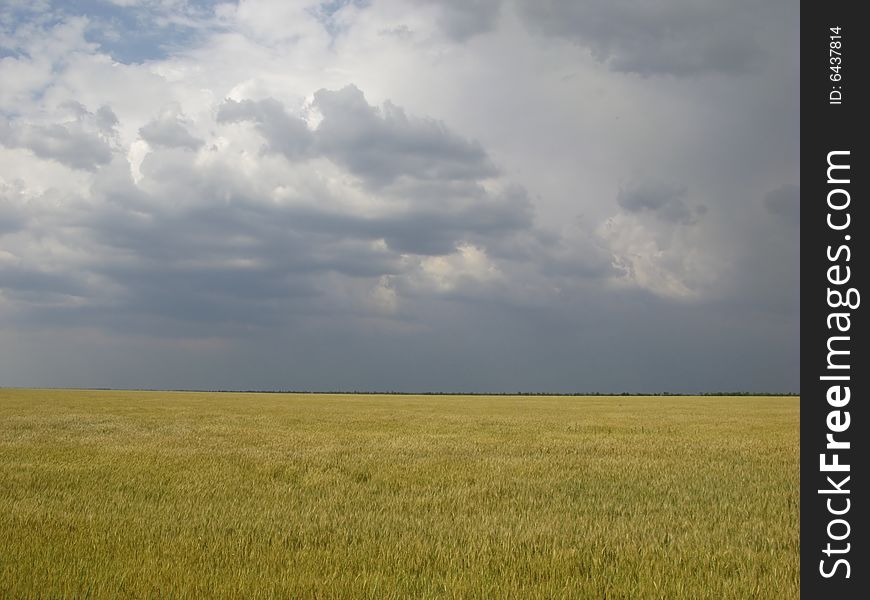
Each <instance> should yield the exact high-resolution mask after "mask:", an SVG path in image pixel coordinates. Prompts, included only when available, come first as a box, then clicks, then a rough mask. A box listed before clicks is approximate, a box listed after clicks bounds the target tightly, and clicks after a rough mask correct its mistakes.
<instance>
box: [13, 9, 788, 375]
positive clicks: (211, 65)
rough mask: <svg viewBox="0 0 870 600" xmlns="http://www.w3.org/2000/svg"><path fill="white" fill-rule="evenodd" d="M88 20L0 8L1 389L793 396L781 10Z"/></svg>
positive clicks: (339, 12) (391, 12)
mask: <svg viewBox="0 0 870 600" xmlns="http://www.w3.org/2000/svg"><path fill="white" fill-rule="evenodd" d="M121 4H123V5H124V6H122V5H118V6H110V5H109V4H108V3H89V4H87V5H85V4H81V3H75V4H73V3H61V2H55V3H52V4H50V5H49V4H45V5H43V6H42V7H41V8H40V10H38V11H33V10H30V9H28V8H27V7H22V6H19V7H18V8H15V9H14V10H12V11H7V12H6V13H4V14H3V15H2V16H0V47H2V50H0V79H2V80H3V81H4V85H3V86H2V88H0V236H2V237H0V239H2V244H0V323H2V325H0V377H2V378H3V380H4V381H8V382H10V384H23V385H31V384H33V385H46V384H50V385H70V384H77V385H107V384H108V385H151V386H154V385H168V386H179V387H190V386H198V387H212V386H225V387H240V386H248V387H270V386H271V387H285V388H286V387H310V388H317V389H326V388H328V389H335V388H342V387H344V388H349V389H354V388H356V389H385V388H393V389H402V388H403V389H417V390H419V389H445V388H446V387H450V388H454V389H463V388H465V389H478V390H481V391H483V390H487V389H489V390H492V389H501V390H504V391H508V390H510V389H528V390H542V389H547V390H562V391H582V390H586V389H590V390H596V389H597V390H600V391H605V390H611V391H613V390H622V389H632V390H638V391H639V390H650V389H659V390H663V389H676V388H678V387H679V389H682V390H684V391H692V390H698V389H705V390H710V389H723V388H731V389H738V388H743V389H797V383H796V382H797V380H798V376H799V360H798V357H797V348H798V344H797V342H798V341H799V340H798V337H799V327H798V323H797V316H798V314H799V311H797V310H796V308H797V307H798V300H797V298H798V294H797V289H798V282H799V271H798V266H799V252H798V244H799V236H797V235H795V228H794V226H793V225H794V224H795V223H796V221H795V217H796V216H797V209H798V204H799V201H797V194H796V193H794V192H797V189H796V188H789V187H788V186H782V187H780V188H776V186H778V185H779V184H780V183H781V182H789V181H796V179H797V177H798V174H799V173H798V167H799V152H798V150H799V144H797V138H798V133H799V127H798V124H799V120H798V115H799V110H798V109H799V104H798V98H799V96H798V94H797V91H798V88H799V74H798V66H799V60H798V56H799V55H798V53H797V52H796V48H797V44H796V42H797V39H798V27H797V19H798V11H797V10H796V9H797V6H796V4H794V3H791V4H789V5H786V4H784V2H779V1H777V0H774V1H772V2H770V3H760V2H757V3H752V4H750V3H748V2H747V3H746V4H744V3H743V0H739V2H738V4H736V5H729V6H723V5H720V4H717V3H713V2H701V3H689V2H688V1H686V0H667V1H665V2H659V3H656V4H655V5H646V4H643V3H633V4H631V3H627V2H612V3H611V2H598V1H594V2H585V3H569V2H554V1H546V2H535V3H532V2H525V1H521V0H504V1H503V2H495V1H492V2H477V3H460V2H447V3H436V2H428V1H427V2H422V1H421V2H411V3H409V2H398V1H394V0H373V1H372V2H335V3H333V2H330V3H321V4H319V5H315V4H316V3H312V2H309V1H307V0H294V1H282V0H246V1H245V2H239V3H237V4H236V3H221V4H215V3H211V2H208V3H200V2H182V1H181V0H177V1H176V0H171V1H168V2H167V1H165V0H153V1H150V0H149V1H145V2H132V0H131V1H126V0H125V2H122V3H121ZM107 7H108V8H107ZM76 12H78V13H81V14H79V15H74V14H72V13H76ZM137 29H141V30H142V31H141V32H139V33H137V31H136V30H137ZM390 31H392V32H394V34H395V35H384V34H383V33H384V32H390ZM638 75H640V76H638ZM790 223H791V225H790ZM674 332H677V333H674ZM711 339H712V340H715V343H710V340H711ZM191 349H194V350H195V351H191ZM70 357H75V363H74V366H75V368H72V367H71V366H70V365H71V364H72V363H70V360H71V358H70ZM614 364H629V365H631V368H630V369H627V370H624V371H620V370H616V371H614V370H613V368H612V366H613V365H614ZM722 364H726V365H728V367H729V368H728V369H715V368H711V367H710V365H722ZM445 382H449V383H445ZM674 382H678V383H674Z"/></svg>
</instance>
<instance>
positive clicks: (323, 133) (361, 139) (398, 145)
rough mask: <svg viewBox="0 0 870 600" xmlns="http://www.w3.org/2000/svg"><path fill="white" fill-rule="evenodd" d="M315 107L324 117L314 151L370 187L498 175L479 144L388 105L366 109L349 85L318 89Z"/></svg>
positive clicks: (362, 101) (431, 120) (355, 90)
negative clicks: (403, 179) (401, 179)
mask: <svg viewBox="0 0 870 600" xmlns="http://www.w3.org/2000/svg"><path fill="white" fill-rule="evenodd" d="M314 106H315V107H316V108H317V109H318V110H319V111H320V113H321V114H322V115H323V120H322V121H321V122H320V124H319V125H318V127H317V145H318V148H319V149H320V150H321V151H322V152H323V153H324V154H326V155H327V156H329V157H331V158H333V159H334V160H336V161H337V162H338V163H340V164H342V165H343V166H345V167H347V168H348V169H350V171H352V172H353V173H355V174H356V175H359V176H360V177H362V178H363V179H365V180H366V181H367V182H369V183H370V184H372V185H375V186H378V185H385V184H388V183H391V182H393V181H395V180H396V179H397V178H399V177H403V176H407V177H412V178H415V179H422V180H441V181H445V180H446V181H468V180H475V179H482V178H486V177H492V176H495V175H496V174H497V170H496V169H495V167H494V166H493V165H492V163H491V161H490V160H489V158H488V157H487V155H486V153H485V152H484V150H483V148H482V147H481V145H480V144H479V143H477V142H473V141H469V140H466V139H463V138H462V137H460V136H458V135H456V134H454V133H453V132H451V131H450V130H449V129H447V127H446V126H445V125H444V124H443V123H440V122H438V121H436V120H433V119H426V118H419V117H409V116H407V115H406V114H405V111H404V110H402V109H401V108H400V107H398V106H396V105H394V104H392V103H391V102H385V103H384V105H383V106H382V107H381V108H380V109H379V108H376V107H374V106H371V105H369V103H368V102H366V99H365V96H364V95H363V93H362V91H361V90H360V89H359V88H357V87H356V86H354V85H349V86H347V87H345V88H342V89H341V90H337V91H330V90H319V91H318V92H316V93H315V94H314Z"/></svg>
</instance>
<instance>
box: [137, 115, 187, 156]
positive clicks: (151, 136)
mask: <svg viewBox="0 0 870 600" xmlns="http://www.w3.org/2000/svg"><path fill="white" fill-rule="evenodd" d="M139 135H141V136H142V139H143V140H145V141H146V142H148V143H149V144H152V145H155V146H164V147H166V148H187V149H188V150H196V149H197V148H199V147H200V146H202V140H201V139H199V138H196V137H194V136H193V135H192V134H191V133H190V132H189V131H188V130H187V128H186V127H185V126H184V124H183V123H182V122H181V121H180V120H179V118H178V117H177V116H175V115H171V114H170V115H164V116H161V117H160V118H158V119H155V120H153V121H149V122H148V123H146V124H145V125H144V126H142V127H141V128H140V129H139Z"/></svg>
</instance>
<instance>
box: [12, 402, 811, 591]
mask: <svg viewBox="0 0 870 600" xmlns="http://www.w3.org/2000/svg"><path fill="white" fill-rule="evenodd" d="M799 420H800V413H799V399H798V398H795V397H634V396H631V397H622V396H615V397H551V396H541V397H537V396H399V395H384V396H377V395H321V394H318V395H307V394H246V393H192V392H133V391H86V390H12V389H0V597H3V598H14V599H26V598H246V599H247V598H252V599H253V598H354V599H356V598H372V599H389V598H481V599H484V598H486V599H493V598H517V599H525V598H542V599H543V598H590V599H619V598H625V599H629V598H631V599H634V598H663V599H668V600H674V599H693V600H694V599H698V598H711V599H716V600H723V599H729V598H734V599H738V598H740V599H744V598H755V599H765V598H797V597H799V583H800V578H799V550H800V544H799V533H800V532H799V519H800V512H799V490H798V485H799V480H800V471H799Z"/></svg>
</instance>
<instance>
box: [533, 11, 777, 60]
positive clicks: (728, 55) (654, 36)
mask: <svg viewBox="0 0 870 600" xmlns="http://www.w3.org/2000/svg"><path fill="white" fill-rule="evenodd" d="M763 4H770V3H759V2H752V1H746V2H743V1H741V2H737V3H734V2H730V3H723V2H716V1H715V0H702V1H699V0H665V1H663V2H636V1H632V0H587V1H583V2H576V1H574V0H534V1H533V0H517V7H518V9H519V12H520V14H521V15H522V16H523V18H524V19H525V21H526V23H527V24H528V25H529V27H530V28H531V29H532V30H533V31H538V32H541V33H543V34H546V35H550V36H558V37H563V38H566V39H570V40H572V41H573V42H575V43H577V44H579V45H580V46H583V47H585V48H588V49H589V50H590V51H591V52H592V54H593V55H594V56H595V57H596V58H597V59H598V60H600V61H602V62H604V63H606V64H607V65H608V66H609V67H610V68H612V69H613V70H615V71H624V72H632V73H640V74H643V75H660V74H667V75H677V76H687V75H696V74H701V73H708V72H720V73H738V72H741V71H745V70H746V69H748V68H749V67H750V66H751V65H752V63H753V61H755V60H756V59H757V58H759V57H760V56H761V55H763V53H764V52H765V47H764V46H763V45H762V44H761V42H762V41H763V36H764V35H765V33H767V32H765V31H764V30H763V28H764V27H766V26H767V25H768V24H770V23H769V21H767V19H770V18H772V15H771V14H770V12H768V10H769V8H765V7H764V6H763ZM778 4H779V5H784V2H779V3H778Z"/></svg>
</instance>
